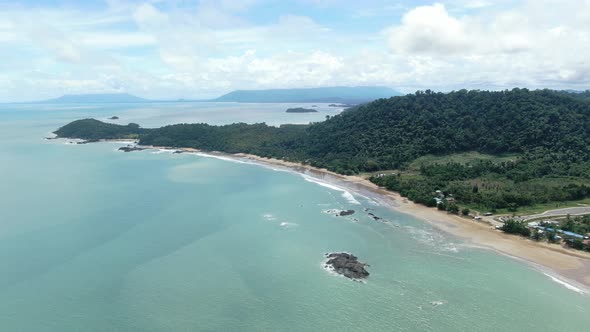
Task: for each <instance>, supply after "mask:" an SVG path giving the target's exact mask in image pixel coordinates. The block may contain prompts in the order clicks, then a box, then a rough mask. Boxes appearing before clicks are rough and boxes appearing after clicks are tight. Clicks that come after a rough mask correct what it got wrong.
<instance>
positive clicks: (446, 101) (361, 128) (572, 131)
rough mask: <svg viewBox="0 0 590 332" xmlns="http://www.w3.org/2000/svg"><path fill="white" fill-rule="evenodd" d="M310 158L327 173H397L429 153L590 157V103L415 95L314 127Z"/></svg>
mask: <svg viewBox="0 0 590 332" xmlns="http://www.w3.org/2000/svg"><path fill="white" fill-rule="evenodd" d="M305 142H306V147H305V151H306V153H307V154H308V156H310V157H312V158H313V159H314V160H318V161H319V162H321V163H323V164H324V166H330V165H333V166H332V167H338V168H339V169H341V170H352V171H363V170H377V169H391V168H398V167H399V166H401V165H402V164H403V163H405V162H408V161H411V160H413V159H415V158H417V157H419V156H422V155H425V154H438V155H442V154H449V153H455V152H462V151H478V152H484V153H490V154H503V153H522V152H531V151H537V150H539V149H543V150H546V151H551V152H554V153H568V154H573V156H571V157H572V158H575V159H584V160H587V159H588V158H589V156H590V103H588V102H586V101H582V100H575V99H574V98H572V97H570V96H567V95H563V94H560V93H556V92H554V91H549V90H542V91H529V90H526V89H514V90H511V91H501V92H488V91H466V90H462V91H458V92H452V93H447V94H444V93H433V92H430V91H426V92H417V93H416V94H410V95H407V96H403V97H394V98H389V99H380V100H377V101H374V102H372V103H370V104H367V105H364V106H360V107H358V108H356V109H353V110H351V111H348V112H344V113H342V114H341V115H338V116H335V117H333V118H331V119H330V120H329V121H325V122H323V123H320V124H317V125H314V126H311V127H310V128H309V129H308V131H307V137H306V139H305Z"/></svg>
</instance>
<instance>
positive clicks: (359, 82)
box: [0, 0, 590, 102]
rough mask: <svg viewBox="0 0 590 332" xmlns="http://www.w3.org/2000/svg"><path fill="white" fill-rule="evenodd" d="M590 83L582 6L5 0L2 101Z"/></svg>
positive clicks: (452, 1)
mask: <svg viewBox="0 0 590 332" xmlns="http://www.w3.org/2000/svg"><path fill="white" fill-rule="evenodd" d="M589 83H590V0H559V1H557V0H535V1H505V0H498V1H492V0H446V1H444V0H441V1H438V2H436V1H435V2H433V1H384V0H363V1H358V0H350V1H349V0H293V1H287V0H241V1H232V0H216V1H212V0H200V1H188V0H177V1H175V0H169V1H158V0H152V1H149V0H147V1H146V0H143V1H135V0H94V1H92V0H87V1H71V0H61V1H60V0H34V1H33V0H27V1H14V0H12V1H6V0H0V102H11V101H26V100H40V99H46V98H53V97H58V96H60V95H63V94H80V93H115V92H126V93H131V94H135V95H138V96H142V97H146V98H153V99H176V98H209V97H215V96H218V95H221V94H223V93H227V92H229V91H232V90H236V89H264V88H291V87H319V86H367V85H377V86H387V87H391V88H394V89H397V90H399V91H401V92H404V93H409V92H414V91H416V90H425V89H431V90H435V91H452V90H458V89H463V88H465V89H494V90H497V89H507V88H513V87H526V88H531V89H534V88H552V89H576V90H586V89H590V85H589Z"/></svg>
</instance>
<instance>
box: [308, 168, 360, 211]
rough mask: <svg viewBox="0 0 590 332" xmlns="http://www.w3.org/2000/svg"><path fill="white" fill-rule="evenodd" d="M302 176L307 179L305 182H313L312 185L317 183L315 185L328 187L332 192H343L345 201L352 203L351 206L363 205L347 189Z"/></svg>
mask: <svg viewBox="0 0 590 332" xmlns="http://www.w3.org/2000/svg"><path fill="white" fill-rule="evenodd" d="M301 176H302V177H303V178H304V179H305V181H307V182H312V183H315V184H319V185H320V186H322V187H326V188H330V189H332V190H336V191H340V192H342V197H344V199H346V200H347V201H348V202H349V203H351V204H358V205H360V204H361V203H360V202H359V201H357V200H356V199H355V198H354V196H353V195H352V194H351V193H350V192H349V191H347V190H346V189H344V188H341V187H338V186H336V185H333V184H330V183H326V182H323V181H320V180H318V179H316V178H313V177H311V176H309V175H305V174H302V175H301Z"/></svg>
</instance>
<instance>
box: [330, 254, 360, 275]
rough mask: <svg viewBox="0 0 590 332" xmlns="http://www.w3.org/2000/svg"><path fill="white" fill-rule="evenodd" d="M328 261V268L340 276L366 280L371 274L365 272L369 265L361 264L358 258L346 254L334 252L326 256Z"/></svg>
mask: <svg viewBox="0 0 590 332" xmlns="http://www.w3.org/2000/svg"><path fill="white" fill-rule="evenodd" d="M326 257H327V258H328V261H327V262H326V267H331V268H332V269H334V271H335V272H336V273H338V274H341V275H343V276H345V277H347V278H350V279H365V278H367V277H368V276H369V272H368V271H367V270H365V266H369V265H368V264H365V263H361V262H359V261H358V258H357V257H356V256H354V255H352V254H348V253H345V252H334V253H329V254H326Z"/></svg>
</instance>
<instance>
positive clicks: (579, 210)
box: [524, 206, 590, 220]
mask: <svg viewBox="0 0 590 332" xmlns="http://www.w3.org/2000/svg"><path fill="white" fill-rule="evenodd" d="M568 214H570V215H572V216H575V215H580V214H590V206H580V207H571V208H565V209H557V210H550V211H545V212H543V213H539V214H533V215H530V216H526V217H524V220H530V219H535V218H541V217H555V216H565V215H568Z"/></svg>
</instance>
